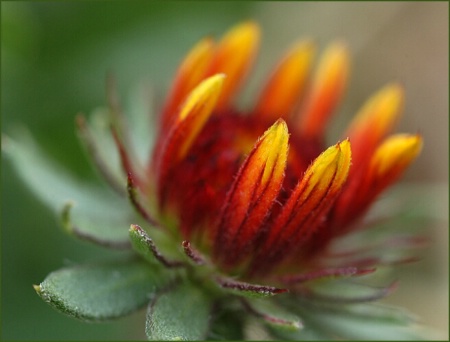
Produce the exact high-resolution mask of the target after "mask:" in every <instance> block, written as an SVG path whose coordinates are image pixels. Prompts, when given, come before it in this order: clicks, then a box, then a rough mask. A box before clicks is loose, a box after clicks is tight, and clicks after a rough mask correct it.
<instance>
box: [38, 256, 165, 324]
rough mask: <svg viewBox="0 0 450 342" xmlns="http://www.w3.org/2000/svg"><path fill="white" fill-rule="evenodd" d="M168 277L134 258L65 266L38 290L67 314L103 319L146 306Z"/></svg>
mask: <svg viewBox="0 0 450 342" xmlns="http://www.w3.org/2000/svg"><path fill="white" fill-rule="evenodd" d="M168 279H169V278H168V276H167V274H165V273H163V270H162V269H161V268H157V267H151V266H150V265H149V264H148V263H145V262H144V261H141V260H137V259H134V258H133V259H128V260H121V261H110V262H103V263H96V264H89V265H81V266H74V267H68V268H63V269H61V270H58V271H55V272H52V273H50V274H49V275H48V276H47V278H45V280H44V281H43V282H42V283H41V284H40V285H36V286H35V290H36V292H37V293H38V294H39V296H41V297H42V299H43V300H44V301H46V302H47V303H48V304H50V305H51V306H52V307H53V308H55V309H56V310H58V311H60V312H62V313H64V314H66V315H69V316H72V317H75V318H78V319H81V320H85V321H102V320H108V319H113V318H117V317H121V316H124V315H127V314H130V313H132V312H133V311H135V310H138V309H140V308H142V307H144V306H145V305H146V304H147V303H148V301H149V299H150V298H151V295H152V294H153V293H155V292H156V291H157V290H158V289H160V288H161V287H163V286H165V285H166V284H167V282H168Z"/></svg>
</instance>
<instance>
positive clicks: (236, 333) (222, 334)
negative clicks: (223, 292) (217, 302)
mask: <svg viewBox="0 0 450 342" xmlns="http://www.w3.org/2000/svg"><path fill="white" fill-rule="evenodd" d="M244 314H245V313H244V312H242V310H236V309H234V310H233V309H231V308H228V307H227V308H223V307H220V309H218V310H215V311H214V315H213V317H212V322H211V330H210V331H209V334H208V336H207V337H206V339H207V340H216V341H217V340H223V341H238V340H243V339H244V319H243V315H244Z"/></svg>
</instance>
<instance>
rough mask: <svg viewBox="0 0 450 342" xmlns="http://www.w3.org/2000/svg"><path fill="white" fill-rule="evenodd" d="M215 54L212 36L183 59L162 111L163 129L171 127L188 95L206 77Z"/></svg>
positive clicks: (198, 44)
mask: <svg viewBox="0 0 450 342" xmlns="http://www.w3.org/2000/svg"><path fill="white" fill-rule="evenodd" d="M213 54H214V42H213V41H212V39H211V38H205V39H202V40H201V41H200V42H198V43H197V44H196V45H195V46H194V47H193V48H192V50H191V51H190V52H189V53H188V55H187V56H186V57H185V59H184V60H183V61H182V63H181V65H180V66H179V68H178V71H177V73H176V75H175V80H174V81H173V85H172V89H171V93H170V95H169V96H168V98H167V100H166V103H165V107H164V110H163V112H162V113H163V114H162V117H161V128H162V131H166V130H167V128H168V127H170V124H171V123H172V122H173V120H174V119H175V118H176V116H177V114H178V112H179V109H180V106H181V104H182V103H183V101H184V100H185V99H186V97H187V95H188V94H189V93H190V92H191V91H192V90H193V89H194V88H195V87H196V86H197V85H198V84H199V83H200V82H201V81H202V80H203V79H204V78H205V73H206V70H207V68H208V67H209V65H210V63H211V60H212V57H213Z"/></svg>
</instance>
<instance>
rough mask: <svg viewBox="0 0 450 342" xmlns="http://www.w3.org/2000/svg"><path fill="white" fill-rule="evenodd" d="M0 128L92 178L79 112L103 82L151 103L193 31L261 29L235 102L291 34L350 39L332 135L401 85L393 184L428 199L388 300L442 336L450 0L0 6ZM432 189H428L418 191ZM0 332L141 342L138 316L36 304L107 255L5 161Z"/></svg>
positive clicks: (254, 86)
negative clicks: (398, 172)
mask: <svg viewBox="0 0 450 342" xmlns="http://www.w3.org/2000/svg"><path fill="white" fill-rule="evenodd" d="M1 7H2V8H1V16H2V18H1V38H2V39H1V44H2V45H1V63H2V65H1V82H2V84H1V113H2V116H1V123H2V132H5V133H7V134H12V133H13V131H14V127H15V126H16V125H18V124H19V125H24V126H26V127H28V128H29V130H30V131H31V132H32V134H33V135H34V136H35V137H36V139H37V140H38V141H39V143H40V144H41V145H42V146H44V148H45V149H46V150H47V151H48V153H49V154H50V155H51V156H52V157H54V158H55V159H57V160H59V161H60V162H61V163H63V164H64V165H65V166H66V167H67V168H69V169H70V170H71V171H72V172H73V173H74V174H76V175H77V177H79V178H81V179H90V178H92V177H94V173H93V172H92V170H91V169H90V166H89V164H88V163H87V161H86V159H85V158H84V154H83V152H82V150H81V149H80V147H79V144H78V142H77V140H76V138H75V134H74V128H73V126H74V125H73V121H74V116H75V114H76V113H77V112H79V111H83V112H87V113H89V112H90V111H91V109H93V108H94V107H96V106H99V105H103V104H104V79H105V74H106V72H108V71H111V70H112V71H113V72H114V73H115V75H116V76H117V80H118V84H119V88H120V93H121V95H123V96H125V95H126V94H127V92H128V90H129V89H131V88H132V87H133V86H134V85H136V84H137V83H139V82H141V81H145V82H147V83H150V84H151V85H153V86H154V88H155V94H156V96H155V102H156V103H155V106H158V105H160V104H161V102H162V101H163V98H164V94H165V92H166V90H167V89H168V87H169V84H170V80H171V77H172V76H173V72H174V70H175V68H176V66H177V63H178V62H179V61H180V60H181V58H182V57H183V55H184V54H185V53H186V52H187V51H188V50H189V48H190V47H191V46H192V45H193V44H194V43H195V42H196V41H197V40H198V39H199V38H201V37H203V36H204V35H207V34H212V35H215V36H220V35H221V34H222V33H223V32H224V31H225V30H226V29H227V28H228V27H230V26H231V25H233V24H235V23H237V22H240V21H242V20H246V19H255V20H257V21H258V22H259V23H260V24H261V26H262V30H263V40H262V46H261V54H260V56H259V58H258V61H257V64H256V65H255V70H254V73H253V74H252V78H251V79H250V80H249V82H248V87H246V89H245V91H244V92H243V95H242V98H241V99H240V100H241V101H242V102H241V103H242V104H243V105H245V104H248V103H249V100H250V99H251V98H252V96H254V95H255V93H256V92H257V91H258V89H259V88H260V84H261V82H262V80H263V79H264V77H265V76H266V75H267V72H268V68H269V67H270V65H272V64H273V63H274V62H275V61H276V59H277V58H278V57H279V56H280V55H281V54H282V52H283V50H284V49H286V48H288V47H289V45H290V44H291V43H292V42H293V41H294V40H295V39H297V38H299V37H302V36H309V37H313V38H315V39H316V40H317V42H318V44H319V46H320V47H321V48H323V47H324V45H325V44H326V43H328V42H330V41H331V40H333V39H335V38H342V39H344V40H346V41H347V42H348V45H349V48H350V50H351V52H352V59H353V60H352V65H353V67H352V74H351V78H350V85H349V89H348V92H347V95H346V97H345V99H344V101H343V103H342V105H341V107H340V109H339V114H340V116H339V117H337V118H336V119H335V121H334V125H333V128H332V129H331V131H330V137H331V138H330V142H332V141H333V140H334V138H335V137H337V136H338V135H339V132H340V130H341V129H342V128H343V127H344V125H345V123H347V122H348V120H349V119H350V118H351V116H352V115H353V113H355V111H356V110H357V109H358V107H359V106H360V105H361V104H362V102H363V101H364V100H365V99H366V98H367V97H368V96H369V95H370V94H371V93H372V92H374V91H375V90H377V89H378V88H379V87H381V86H382V85H384V84H385V83H387V82H389V81H392V80H394V81H399V82H401V83H402V84H403V85H404V87H405V89H406V96H407V98H406V101H407V102H406V107H405V116H404V117H403V119H402V121H401V122H400V125H399V128H398V130H399V131H406V132H417V131H418V132H420V133H421V134H422V135H423V136H424V141H425V147H424V151H423V153H422V155H421V157H420V158H419V160H418V161H417V162H416V163H415V164H414V165H413V167H412V168H411V169H410V170H409V171H408V172H407V174H406V176H405V177H404V182H415V183H420V184H422V185H425V186H426V187H425V189H427V190H426V194H425V195H424V197H421V196H422V193H420V192H419V193H418V194H419V196H418V200H421V199H422V200H424V201H431V202H432V203H433V206H432V207H433V210H432V213H431V214H432V215H433V217H434V218H435V222H434V223H433V224H432V225H430V227H429V231H430V236H431V240H432V243H433V245H432V247H431V248H430V249H429V250H427V252H426V253H425V257H424V259H423V260H422V261H421V262H419V263H417V264H414V265H408V266H403V267H401V268H400V269H399V273H398V277H399V278H400V280H401V286H400V289H399V290H398V291H397V293H395V294H394V295H393V296H392V297H391V298H390V299H389V301H390V302H393V303H399V304H401V305H404V306H406V307H408V308H409V309H410V310H411V311H413V312H414V313H416V314H417V315H419V316H420V317H421V318H422V321H423V322H424V323H426V324H428V325H430V326H432V327H434V328H436V329H437V330H438V331H439V332H440V334H441V335H439V336H440V337H441V338H443V339H445V338H447V339H448V155H449V151H448V127H449V125H448V117H449V116H448V92H449V89H448V41H449V39H448V38H449V37H448V27H449V26H448V3H447V2H426V3H425V2H380V3H376V2H362V3H334V2H326V3H322V2H271V1H264V2H244V1H232V2H214V1H199V2H196V1H183V2H181V1H180V2H178V1H167V2H164V1H161V2H159V1H146V2H141V1H130V2H118V1H116V2H107V1H98V2H90V1H83V2H24V1H22V2H6V1H3V2H1ZM429 185H431V186H429ZM1 189H2V217H1V220H2V222H1V228H2V229H1V237H2V238H1V242H2V268H1V279H2V305H1V308H2V311H1V321H2V329H1V332H2V339H3V340H64V339H70V340H82V339H88V340H93V339H143V338H144V333H143V324H144V316H143V313H142V312H140V313H137V314H135V315H133V316H132V317H129V318H126V319H122V320H119V321H117V322H113V323H105V324H84V323H80V322H78V321H75V320H72V319H69V318H66V317H65V316H63V315H61V314H59V313H57V312H56V311H54V310H52V309H51V308H50V307H49V306H48V305H46V304H44V303H43V302H42V301H41V299H39V297H38V296H37V295H36V294H35V292H34V290H33V288H32V286H31V285H32V284H36V283H39V282H40V281H42V280H43V279H44V277H45V276H46V275H47V274H48V273H49V272H50V271H52V270H55V269H57V268H60V267H62V266H64V265H68V264H72V263H78V262H82V261H84V260H92V259H94V258H96V257H99V256H101V257H103V256H105V255H107V254H108V252H107V251H105V250H102V249H98V248H95V247H92V246H90V245H87V244H84V243H79V242H77V241H74V240H72V239H71V238H70V237H68V236H66V235H65V234H64V233H63V232H62V231H61V230H60V229H59V227H58V223H57V221H56V219H55V217H54V216H53V214H51V213H50V212H49V211H48V210H47V209H46V208H45V207H44V206H43V205H42V204H41V203H39V202H38V201H37V200H36V199H35V198H34V197H33V196H32V195H31V194H30V193H29V192H28V191H27V189H26V188H25V187H24V186H23V185H22V184H21V182H20V180H19V179H18V178H17V177H16V176H15V174H14V172H13V170H12V168H11V167H10V165H9V164H8V163H7V161H6V160H5V159H4V158H2V187H1Z"/></svg>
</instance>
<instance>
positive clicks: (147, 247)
mask: <svg viewBox="0 0 450 342" xmlns="http://www.w3.org/2000/svg"><path fill="white" fill-rule="evenodd" d="M129 232H130V240H131V245H132V246H133V249H134V250H135V251H136V252H137V253H138V254H139V255H141V256H142V257H143V258H144V259H145V260H147V261H148V262H150V263H152V264H155V263H156V264H158V265H161V264H162V265H164V266H165V267H181V266H186V264H185V263H184V262H182V261H178V260H170V259H167V258H166V257H165V256H164V255H163V254H161V252H160V251H159V250H158V248H157V247H156V245H155V243H154V242H153V240H152V239H151V238H150V237H149V236H148V234H147V233H146V232H145V231H144V230H143V229H142V228H141V227H139V226H138V225H136V224H132V225H131V227H130V230H129Z"/></svg>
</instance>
